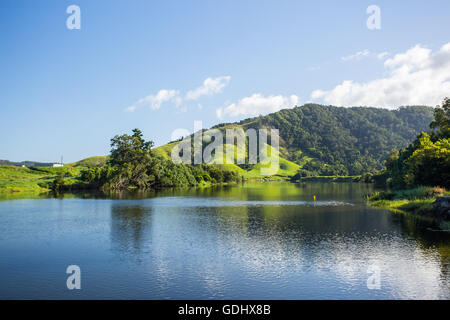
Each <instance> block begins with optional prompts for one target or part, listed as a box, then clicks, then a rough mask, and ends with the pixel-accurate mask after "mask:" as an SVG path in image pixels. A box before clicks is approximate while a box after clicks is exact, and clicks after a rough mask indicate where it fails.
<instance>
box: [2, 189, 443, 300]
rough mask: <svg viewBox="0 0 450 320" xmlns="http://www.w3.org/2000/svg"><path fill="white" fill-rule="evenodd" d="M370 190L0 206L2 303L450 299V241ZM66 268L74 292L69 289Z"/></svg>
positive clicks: (187, 193)
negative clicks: (387, 206)
mask: <svg viewBox="0 0 450 320" xmlns="http://www.w3.org/2000/svg"><path fill="white" fill-rule="evenodd" d="M370 191H371V186H368V185H364V184H351V183H348V184H344V183H336V184H333V183H328V184H322V183H311V184H306V185H295V184H289V183H270V184H246V185H243V186H235V187H221V188H214V189H203V190H199V189H193V190H184V191H164V192H160V193H157V194H137V195H115V196H114V197H112V198H109V199H108V198H105V197H103V198H102V197H99V196H93V195H85V196H66V197H65V198H64V199H32V200H5V201H0V298H1V299H5V298H6V299H9V298H27V299H28V298H56V299H59V298H64V299H72V298H75V299H78V298H94V299H103V298H113V299H115V298H118V299H128V298H137V299H417V298H424V299H449V298H450V267H449V264H450V234H449V233H446V232H433V231H431V230H429V229H428V228H429V225H427V223H425V222H423V221H420V220H418V219H416V218H413V217H411V216H408V215H401V214H393V213H390V212H388V211H385V210H379V209H371V208H368V207H367V206H366V205H365V203H364V201H363V200H362V194H365V193H368V192H370ZM313 195H317V201H316V202H313V201H312V199H313ZM73 264H75V265H78V266H80V268H81V286H82V289H81V290H72V291H69V290H68V289H67V287H66V279H67V276H68V275H67V274H66V273H65V271H66V268H67V266H68V265H73ZM370 266H375V268H378V269H379V270H380V289H379V290H370V289H368V287H367V279H368V277H369V276H370V275H371V274H370V273H368V268H369V267H370Z"/></svg>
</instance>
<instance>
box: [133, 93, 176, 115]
mask: <svg viewBox="0 0 450 320" xmlns="http://www.w3.org/2000/svg"><path fill="white" fill-rule="evenodd" d="M179 94H180V93H179V92H178V91H177V90H167V89H162V90H159V91H158V93H156V94H151V95H148V96H146V97H145V98H142V99H139V100H138V101H137V102H136V103H135V104H134V105H132V106H129V107H128V108H126V109H125V111H128V112H134V111H135V110H136V109H137V108H141V107H150V109H152V110H157V109H159V108H161V105H162V104H163V103H164V102H169V101H172V102H174V103H175V105H176V106H177V107H178V106H179V105H180V104H181V102H182V99H181V98H180V97H179Z"/></svg>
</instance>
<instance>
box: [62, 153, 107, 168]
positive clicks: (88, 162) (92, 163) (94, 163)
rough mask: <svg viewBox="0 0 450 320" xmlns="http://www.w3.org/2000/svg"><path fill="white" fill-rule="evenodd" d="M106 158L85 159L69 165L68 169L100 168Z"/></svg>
mask: <svg viewBox="0 0 450 320" xmlns="http://www.w3.org/2000/svg"><path fill="white" fill-rule="evenodd" d="M107 160H108V156H96V157H90V158H86V159H83V160H80V161H77V162H74V163H69V164H68V165H67V166H68V167H102V166H104V165H105V164H106V161H107Z"/></svg>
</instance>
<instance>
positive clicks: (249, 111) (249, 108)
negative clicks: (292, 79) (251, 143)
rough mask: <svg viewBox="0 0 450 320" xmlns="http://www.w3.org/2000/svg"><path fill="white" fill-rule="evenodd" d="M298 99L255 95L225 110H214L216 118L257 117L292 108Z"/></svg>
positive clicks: (295, 97) (293, 96)
mask: <svg viewBox="0 0 450 320" xmlns="http://www.w3.org/2000/svg"><path fill="white" fill-rule="evenodd" d="M298 102H299V99H298V97H297V96H295V95H292V96H290V97H284V96H281V95H278V96H273V95H271V96H268V97H264V96H263V95H261V94H259V93H255V94H253V95H252V96H250V97H245V98H243V99H241V100H239V101H238V102H237V103H232V104H230V105H229V106H227V107H225V108H219V109H217V110H216V114H217V117H218V118H222V117H223V116H232V117H236V116H241V115H249V116H257V115H260V114H268V113H271V112H275V111H278V110H281V109H286V108H293V107H294V106H295V105H297V104H298Z"/></svg>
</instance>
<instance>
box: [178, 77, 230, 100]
mask: <svg viewBox="0 0 450 320" xmlns="http://www.w3.org/2000/svg"><path fill="white" fill-rule="evenodd" d="M230 79H231V77H229V76H224V77H218V78H214V79H213V78H207V79H206V80H205V81H203V84H202V85H201V86H200V87H198V88H197V89H195V90H190V91H188V93H187V94H186V100H197V99H198V98H200V97H201V96H210V95H213V94H215V93H219V92H221V91H222V89H223V88H224V87H226V86H227V85H228V83H229V82H230Z"/></svg>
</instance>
